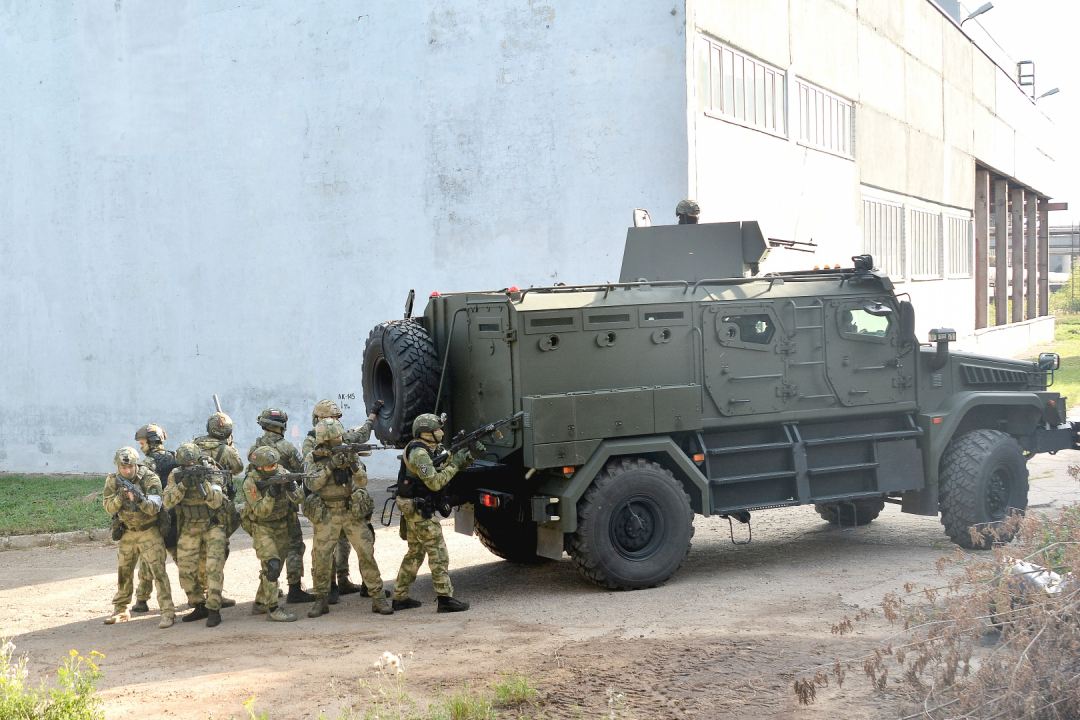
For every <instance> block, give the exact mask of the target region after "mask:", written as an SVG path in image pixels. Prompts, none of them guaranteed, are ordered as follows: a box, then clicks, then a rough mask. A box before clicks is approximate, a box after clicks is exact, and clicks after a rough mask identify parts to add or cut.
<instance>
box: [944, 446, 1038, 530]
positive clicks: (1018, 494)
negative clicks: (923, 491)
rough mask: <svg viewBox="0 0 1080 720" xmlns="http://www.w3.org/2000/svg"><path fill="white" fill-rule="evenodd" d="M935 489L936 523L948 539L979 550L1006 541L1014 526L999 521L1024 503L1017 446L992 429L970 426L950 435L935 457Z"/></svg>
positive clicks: (1021, 457)
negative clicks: (938, 510)
mask: <svg viewBox="0 0 1080 720" xmlns="http://www.w3.org/2000/svg"><path fill="white" fill-rule="evenodd" d="M939 488H940V500H939V505H940V507H941V524H942V525H944V526H945V533H946V534H947V535H948V536H949V537H950V538H951V539H952V541H953V542H954V543H956V544H957V545H959V546H960V547H965V548H971V549H974V550H982V549H985V548H988V547H990V545H991V543H993V542H994V541H998V542H1008V541H1009V540H1012V538H1013V535H1015V534H1016V531H1015V528H1013V529H1010V530H1005V529H1003V527H1002V524H1003V522H1004V521H1005V519H1006V518H1008V517H1009V516H1010V515H1014V514H1020V515H1023V514H1024V510H1025V509H1026V508H1027V496H1028V471H1027V463H1026V462H1025V461H1024V453H1023V450H1021V448H1020V444H1019V443H1018V442H1016V440H1015V439H1014V438H1013V437H1012V436H1010V435H1008V434H1007V433H1003V432H1000V431H998V430H975V431H973V432H969V433H966V434H964V435H961V436H960V437H956V438H953V439H952V441H951V442H950V443H949V446H948V447H947V448H945V454H944V455H943V456H942V458H941V474H940V484H939ZM972 529H976V530H977V532H975V533H972ZM973 534H974V535H975V537H973Z"/></svg>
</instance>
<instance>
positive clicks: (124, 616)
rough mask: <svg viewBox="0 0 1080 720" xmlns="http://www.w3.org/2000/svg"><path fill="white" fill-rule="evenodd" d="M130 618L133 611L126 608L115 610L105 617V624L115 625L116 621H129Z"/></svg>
mask: <svg viewBox="0 0 1080 720" xmlns="http://www.w3.org/2000/svg"><path fill="white" fill-rule="evenodd" d="M130 619H131V613H129V612H128V611H127V610H124V611H123V612H114V613H113V614H112V615H110V616H109V617H107V618H105V624H106V625H115V624H116V623H122V622H127V621H128V620H130Z"/></svg>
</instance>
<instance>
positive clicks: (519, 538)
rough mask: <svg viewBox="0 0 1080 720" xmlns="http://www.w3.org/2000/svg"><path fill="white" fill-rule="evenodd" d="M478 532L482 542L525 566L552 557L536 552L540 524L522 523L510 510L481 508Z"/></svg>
mask: <svg viewBox="0 0 1080 720" xmlns="http://www.w3.org/2000/svg"><path fill="white" fill-rule="evenodd" d="M474 517H475V519H476V534H477V536H478V537H479V538H480V542H481V543H482V544H483V545H484V547H486V548H487V549H488V550H490V551H491V553H492V554H493V555H497V556H498V557H501V558H502V559H504V560H509V561H510V562H513V563H521V564H523V565H542V564H543V563H546V562H551V558H546V557H542V556H540V555H537V554H536V523H534V522H518V520H517V517H516V516H515V514H514V513H513V512H511V511H510V510H502V511H499V510H490V509H488V508H484V507H477V508H476V510H475V514H474Z"/></svg>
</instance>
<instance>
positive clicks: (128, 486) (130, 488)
mask: <svg viewBox="0 0 1080 720" xmlns="http://www.w3.org/2000/svg"><path fill="white" fill-rule="evenodd" d="M116 484H117V485H118V486H120V491H121V492H124V493H131V494H132V495H134V496H135V502H134V505H135V509H136V510H138V509H139V503H141V502H142V501H143V500H145V499H146V496H145V495H144V494H143V491H142V490H140V489H139V486H138V485H136V484H135V483H133V482H129V481H127V480H125V479H124V478H123V477H121V476H120V473H117V474H116ZM127 502H129V503H130V502H131V501H130V500H128V501H127Z"/></svg>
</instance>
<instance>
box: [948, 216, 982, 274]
mask: <svg viewBox="0 0 1080 720" xmlns="http://www.w3.org/2000/svg"><path fill="white" fill-rule="evenodd" d="M944 225H945V248H946V254H947V256H948V270H947V272H948V274H949V275H950V276H951V277H971V268H972V252H973V250H974V245H975V243H974V240H973V238H972V232H973V230H974V228H973V226H972V225H973V224H972V222H971V219H970V218H962V217H953V216H952V215H945V216H944Z"/></svg>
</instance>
